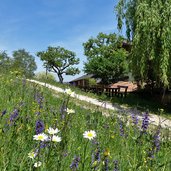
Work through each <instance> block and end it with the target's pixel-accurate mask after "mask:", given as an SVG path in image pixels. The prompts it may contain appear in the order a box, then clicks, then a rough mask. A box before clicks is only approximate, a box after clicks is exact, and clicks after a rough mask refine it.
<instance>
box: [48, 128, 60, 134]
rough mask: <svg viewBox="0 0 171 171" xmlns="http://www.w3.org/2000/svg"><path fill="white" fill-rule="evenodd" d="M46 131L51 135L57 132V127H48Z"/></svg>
mask: <svg viewBox="0 0 171 171" xmlns="http://www.w3.org/2000/svg"><path fill="white" fill-rule="evenodd" d="M47 131H48V133H49V134H51V135H54V134H57V133H58V132H59V130H58V128H56V129H53V128H51V127H50V128H49V129H48V130H47Z"/></svg>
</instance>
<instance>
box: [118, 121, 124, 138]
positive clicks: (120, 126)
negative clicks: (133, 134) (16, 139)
mask: <svg viewBox="0 0 171 171" xmlns="http://www.w3.org/2000/svg"><path fill="white" fill-rule="evenodd" d="M119 130H120V136H124V128H123V122H122V121H121V120H120V122H119Z"/></svg>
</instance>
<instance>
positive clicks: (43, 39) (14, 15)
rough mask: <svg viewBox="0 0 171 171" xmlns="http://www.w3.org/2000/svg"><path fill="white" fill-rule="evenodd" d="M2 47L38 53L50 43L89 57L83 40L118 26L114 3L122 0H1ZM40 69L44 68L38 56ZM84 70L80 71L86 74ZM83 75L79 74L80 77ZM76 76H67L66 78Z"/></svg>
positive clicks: (115, 28)
mask: <svg viewBox="0 0 171 171" xmlns="http://www.w3.org/2000/svg"><path fill="white" fill-rule="evenodd" d="M0 2H1V5H0V11H1V12H0V51H2V50H6V51H7V53H8V54H9V55H10V54H12V51H14V50H18V49H21V48H24V49H26V51H28V52H30V53H31V54H32V55H34V56H35V53H36V52H38V51H42V50H46V49H47V47H48V46H62V47H64V48H66V49H68V50H72V51H74V52H75V53H76V54H77V57H78V58H80V64H79V68H80V69H83V63H84V62H85V61H86V57H85V56H84V55H83V53H84V51H83V46H82V43H83V42H86V41H87V40H88V39H89V38H90V37H95V36H97V34H98V33H99V32H104V33H111V32H116V33H118V30H117V21H116V15H115V13H114V6H115V5H116V4H117V2H118V0H1V1H0ZM35 59H36V62H37V66H38V69H37V71H36V72H39V71H42V70H44V68H43V67H42V62H41V61H40V60H39V59H38V57H36V56H35ZM82 74H83V73H81V74H80V75H82ZM80 75H76V76H75V77H78V76H80ZM75 77H73V76H72V77H71V76H65V77H64V81H69V80H72V79H73V78H75Z"/></svg>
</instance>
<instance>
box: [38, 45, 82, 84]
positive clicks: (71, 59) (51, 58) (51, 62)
mask: <svg viewBox="0 0 171 171" xmlns="http://www.w3.org/2000/svg"><path fill="white" fill-rule="evenodd" d="M37 56H39V57H40V58H41V60H42V61H45V62H44V65H45V67H46V68H48V70H49V71H53V72H55V73H56V74H57V75H58V78H59V81H60V82H61V83H63V74H66V75H75V74H79V72H80V71H79V69H78V68H76V67H73V65H76V64H79V59H78V58H76V57H75V56H76V55H75V53H74V52H72V51H69V50H66V49H65V48H63V47H59V46H58V47H48V49H47V51H42V52H38V53H37Z"/></svg>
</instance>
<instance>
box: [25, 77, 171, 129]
mask: <svg viewBox="0 0 171 171" xmlns="http://www.w3.org/2000/svg"><path fill="white" fill-rule="evenodd" d="M28 81H30V82H33V83H36V84H39V85H42V86H46V87H47V88H49V89H52V90H55V91H57V92H61V93H63V92H64V89H62V88H59V87H56V86H53V85H50V84H45V83H43V82H39V81H36V80H28ZM72 97H74V98H77V99H79V100H81V101H86V102H89V103H91V104H94V105H96V106H100V107H103V108H105V109H110V110H114V111H118V112H125V113H128V114H130V115H131V114H132V113H133V112H134V113H136V114H137V115H138V117H139V119H142V117H143V116H142V113H141V112H140V111H138V110H131V109H123V108H122V107H119V106H115V105H113V104H112V103H109V102H104V101H103V102H101V101H99V100H97V99H94V98H91V97H87V96H83V95H80V94H74V95H72ZM149 117H150V122H152V124H154V125H158V124H159V122H161V126H162V127H163V128H165V127H167V128H169V129H171V120H169V119H166V118H164V117H161V116H160V117H159V116H157V115H154V114H150V116H149Z"/></svg>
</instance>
